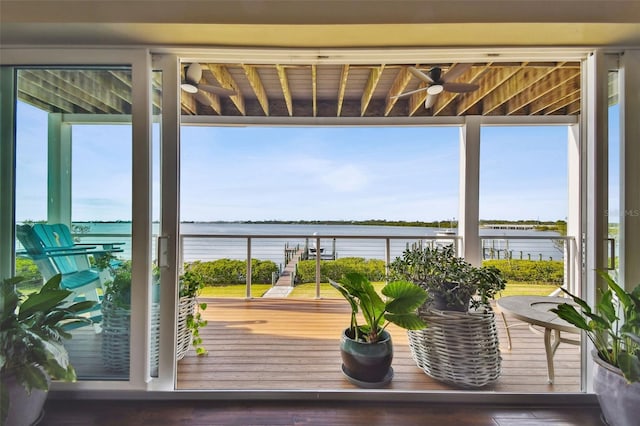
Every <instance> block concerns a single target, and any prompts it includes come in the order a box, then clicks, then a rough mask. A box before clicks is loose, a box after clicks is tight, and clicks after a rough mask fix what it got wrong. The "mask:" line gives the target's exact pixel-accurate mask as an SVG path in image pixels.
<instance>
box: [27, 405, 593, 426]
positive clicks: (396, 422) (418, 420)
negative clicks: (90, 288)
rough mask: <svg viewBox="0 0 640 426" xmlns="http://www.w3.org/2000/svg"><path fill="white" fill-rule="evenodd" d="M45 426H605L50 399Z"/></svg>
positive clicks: (352, 408) (578, 414)
mask: <svg viewBox="0 0 640 426" xmlns="http://www.w3.org/2000/svg"><path fill="white" fill-rule="evenodd" d="M40 424H41V425H45V426H49V425H77V426H80V425H82V426H86V425H117V426H124V425H198V426H200V425H203V426H204V425H207V426H208V425H239V426H250V425H330V426H338V425H345V426H347V425H348V426H351V425H368V426H374V425H375V426H378V425H390V426H413V425H438V426H464V425H474V426H475V425H478V426H537V425H545V426H548V425H557V426H569V425H580V426H592V425H593V426H596V425H597V426H601V425H604V424H605V423H604V422H602V421H601V419H600V409H599V407H598V406H597V405H555V406H514V405H504V406H502V405H473V404H453V403H424V402H381V401H371V402H364V401H356V402H349V401H337V402H335V401H334V402H330V401H289V402H287V401H238V402H233V401H210V400H207V401H205V400H193V401H192V400H184V401H180V400H171V401H159V400H156V401H133V400H127V401H119V400H118V401H114V400H89V401H88V400H72V401H70V400H56V399H49V400H48V402H47V404H46V406H45V415H44V418H43V420H42V422H41V423H40Z"/></svg>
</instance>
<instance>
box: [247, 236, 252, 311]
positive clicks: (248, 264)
mask: <svg viewBox="0 0 640 426" xmlns="http://www.w3.org/2000/svg"><path fill="white" fill-rule="evenodd" d="M246 281H247V284H246V285H247V293H246V296H247V299H251V237H247V280H246Z"/></svg>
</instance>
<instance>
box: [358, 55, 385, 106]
mask: <svg viewBox="0 0 640 426" xmlns="http://www.w3.org/2000/svg"><path fill="white" fill-rule="evenodd" d="M382 71H384V64H382V65H380V66H379V67H374V68H371V71H369V78H368V79H367V84H365V86H364V89H363V91H362V97H361V98H360V116H364V113H365V112H367V106H369V102H370V101H371V98H372V97H373V92H375V90H376V87H377V86H378V82H379V81H380V76H381V75H382Z"/></svg>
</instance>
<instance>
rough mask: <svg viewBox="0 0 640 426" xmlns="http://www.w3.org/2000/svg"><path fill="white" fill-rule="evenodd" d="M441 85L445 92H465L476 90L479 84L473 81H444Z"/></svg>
mask: <svg viewBox="0 0 640 426" xmlns="http://www.w3.org/2000/svg"><path fill="white" fill-rule="evenodd" d="M443 87H444V90H446V91H447V92H454V93H467V92H473V91H474V90H478V88H479V87H480V86H479V85H478V84H473V83H444V84H443Z"/></svg>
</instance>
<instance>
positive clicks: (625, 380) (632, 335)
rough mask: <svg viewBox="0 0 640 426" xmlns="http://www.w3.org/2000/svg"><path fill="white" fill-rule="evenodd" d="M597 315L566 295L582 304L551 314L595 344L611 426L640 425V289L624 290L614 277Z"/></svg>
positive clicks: (597, 381) (599, 390)
mask: <svg viewBox="0 0 640 426" xmlns="http://www.w3.org/2000/svg"><path fill="white" fill-rule="evenodd" d="M599 274H600V276H601V277H602V278H603V279H604V280H605V281H606V283H607V287H608V288H607V290H606V291H603V292H601V294H600V298H599V300H598V302H597V303H596V305H595V311H594V310H593V309H592V308H591V307H590V306H589V305H588V304H587V303H586V302H585V301H584V300H582V299H581V298H579V297H577V296H574V295H573V294H571V293H569V292H567V291H566V290H565V292H566V293H567V294H569V296H571V298H573V300H574V302H576V303H577V304H578V307H579V309H580V310H579V311H578V309H576V308H575V307H574V306H572V305H570V304H568V303H564V304H561V305H558V307H557V308H554V309H551V311H552V312H555V313H556V314H557V315H558V316H559V317H560V318H562V319H563V320H565V321H567V322H569V323H571V324H573V325H575V326H576V327H578V328H580V329H581V330H584V331H585V334H586V335H587V337H588V338H589V340H591V342H592V343H593V346H594V348H595V349H594V351H593V353H592V358H593V361H594V362H595V369H594V384H593V387H594V390H595V392H596V394H598V401H599V402H600V407H601V408H602V413H603V414H604V416H605V419H606V420H607V423H608V424H609V425H611V426H627V425H628V426H631V425H637V424H638V423H637V422H638V419H639V418H640V337H639V336H640V285H638V286H636V287H635V288H634V289H633V290H632V291H631V292H628V291H626V290H624V289H623V288H622V287H621V286H620V285H618V283H616V282H615V280H614V279H613V278H611V277H610V276H609V274H608V273H606V272H604V271H600V272H599Z"/></svg>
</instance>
